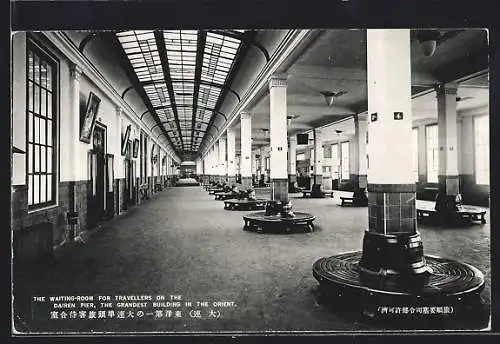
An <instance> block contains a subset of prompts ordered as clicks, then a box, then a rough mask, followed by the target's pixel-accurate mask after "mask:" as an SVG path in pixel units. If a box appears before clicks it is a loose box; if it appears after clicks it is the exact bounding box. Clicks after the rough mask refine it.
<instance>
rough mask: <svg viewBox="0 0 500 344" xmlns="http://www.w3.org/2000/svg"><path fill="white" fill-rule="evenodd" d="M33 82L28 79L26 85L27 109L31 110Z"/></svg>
mask: <svg viewBox="0 0 500 344" xmlns="http://www.w3.org/2000/svg"><path fill="white" fill-rule="evenodd" d="M33 92H34V91H33V83H32V82H31V81H30V82H29V86H28V110H30V111H33Z"/></svg>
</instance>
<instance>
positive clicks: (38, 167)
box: [34, 146, 40, 172]
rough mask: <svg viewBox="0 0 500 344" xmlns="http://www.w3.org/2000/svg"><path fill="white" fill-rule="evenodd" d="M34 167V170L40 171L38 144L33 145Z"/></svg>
mask: <svg viewBox="0 0 500 344" xmlns="http://www.w3.org/2000/svg"><path fill="white" fill-rule="evenodd" d="M34 158H35V169H34V172H39V171H40V146H35V156H34Z"/></svg>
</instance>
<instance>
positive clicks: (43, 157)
mask: <svg viewBox="0 0 500 344" xmlns="http://www.w3.org/2000/svg"><path fill="white" fill-rule="evenodd" d="M46 164H47V160H46V155H45V147H43V146H42V147H40V172H47V166H46Z"/></svg>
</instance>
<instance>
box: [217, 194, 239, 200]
mask: <svg viewBox="0 0 500 344" xmlns="http://www.w3.org/2000/svg"><path fill="white" fill-rule="evenodd" d="M214 195H215V200H216V201H223V200H226V199H230V198H234V197H236V194H235V193H232V192H216V193H215V194H214Z"/></svg>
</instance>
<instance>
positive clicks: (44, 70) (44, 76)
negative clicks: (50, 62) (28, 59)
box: [40, 61, 47, 87]
mask: <svg viewBox="0 0 500 344" xmlns="http://www.w3.org/2000/svg"><path fill="white" fill-rule="evenodd" d="M40 77H41V82H42V87H47V64H46V63H45V61H42V66H41V75H40Z"/></svg>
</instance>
